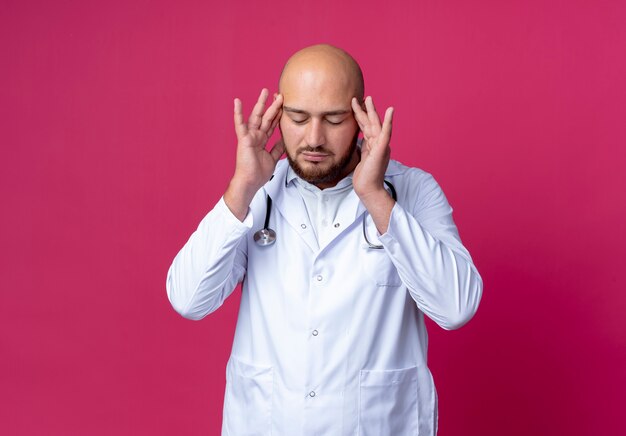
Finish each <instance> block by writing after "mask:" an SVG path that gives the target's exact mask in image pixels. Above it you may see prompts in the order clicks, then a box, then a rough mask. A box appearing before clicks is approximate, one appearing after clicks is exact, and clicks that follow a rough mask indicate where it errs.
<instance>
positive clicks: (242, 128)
mask: <svg viewBox="0 0 626 436" xmlns="http://www.w3.org/2000/svg"><path fill="white" fill-rule="evenodd" d="M234 103H235V110H234V120H235V133H236V134H237V138H241V137H242V136H244V135H245V134H246V133H248V128H247V127H246V123H244V122H243V113H242V105H241V100H239V99H238V98H236V99H235V101H234Z"/></svg>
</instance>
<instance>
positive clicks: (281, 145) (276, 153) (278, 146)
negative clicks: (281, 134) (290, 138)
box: [270, 138, 285, 162]
mask: <svg viewBox="0 0 626 436" xmlns="http://www.w3.org/2000/svg"><path fill="white" fill-rule="evenodd" d="M284 152H285V142H284V141H283V140H282V138H281V139H279V140H278V141H277V142H276V143H275V144H274V146H273V147H272V149H271V150H270V154H271V155H272V157H273V158H274V161H275V162H278V160H279V159H280V157H281V156H282V155H283V153H284Z"/></svg>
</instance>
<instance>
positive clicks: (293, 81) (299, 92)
mask: <svg viewBox="0 0 626 436" xmlns="http://www.w3.org/2000/svg"><path fill="white" fill-rule="evenodd" d="M280 93H281V94H282V95H283V98H284V104H285V106H289V107H293V108H297V109H301V110H305V111H307V112H324V111H331V110H338V109H349V108H350V102H351V100H352V97H353V96H354V95H355V85H354V81H353V80H351V78H350V77H349V76H348V75H346V74H345V73H343V72H335V73H333V72H332V71H328V70H324V69H302V70H298V71H293V70H292V71H286V73H285V74H284V75H283V77H282V79H281V82H280Z"/></svg>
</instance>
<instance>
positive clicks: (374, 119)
mask: <svg viewBox="0 0 626 436" xmlns="http://www.w3.org/2000/svg"><path fill="white" fill-rule="evenodd" d="M365 108H366V109H367V118H368V119H369V121H370V123H372V124H373V125H375V126H377V127H380V118H378V114H377V113H376V108H375V107H374V100H372V97H369V96H368V97H367V98H366V99H365Z"/></svg>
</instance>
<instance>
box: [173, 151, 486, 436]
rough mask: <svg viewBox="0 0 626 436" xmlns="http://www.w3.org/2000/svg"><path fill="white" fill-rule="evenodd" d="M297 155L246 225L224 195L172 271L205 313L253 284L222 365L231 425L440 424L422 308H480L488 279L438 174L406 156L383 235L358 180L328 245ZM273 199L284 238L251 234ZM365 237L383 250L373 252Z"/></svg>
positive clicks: (338, 431) (236, 434)
mask: <svg viewBox="0 0 626 436" xmlns="http://www.w3.org/2000/svg"><path fill="white" fill-rule="evenodd" d="M287 166H288V164H287V162H286V161H284V160H283V161H280V162H279V163H278V165H277V167H276V170H275V173H274V177H273V179H272V180H271V181H269V182H268V183H267V184H266V185H265V186H264V188H263V189H261V190H259V192H258V193H257V195H256V196H255V198H254V200H253V201H252V204H251V205H250V211H249V213H248V215H247V217H246V218H245V220H244V222H240V221H238V220H237V218H235V217H234V216H233V215H232V213H231V212H230V211H229V209H228V208H227V207H226V205H225V204H224V202H223V199H222V200H220V201H219V203H218V204H217V205H216V206H215V208H214V209H213V210H212V211H211V212H210V213H209V214H208V215H207V216H206V217H205V218H204V219H203V220H202V222H201V223H200V225H199V227H198V229H197V230H196V232H194V233H193V234H192V236H191V238H190V239H189V241H188V242H187V243H186V244H185V246H184V247H183V248H182V250H181V251H180V252H179V253H178V255H177V256H176V258H175V259H174V262H173V264H172V266H171V268H170V270H169V272H168V277H167V292H168V297H169V299H170V302H171V303H172V305H173V307H174V308H175V309H176V310H177V311H178V312H179V313H180V314H181V315H182V316H184V317H186V318H191V319H201V318H203V317H204V316H206V315H207V314H209V313H211V312H213V311H214V310H216V309H217V308H219V307H220V305H221V304H222V302H223V301H224V299H225V298H227V297H228V296H229V295H230V294H231V293H232V292H233V289H234V288H235V286H236V285H237V283H239V282H241V281H243V288H242V296H241V306H240V309H239V317H238V320H237V327H236V332H235V338H234V342H233V348H232V353H231V357H230V359H229V361H228V364H227V371H226V380H227V383H226V395H225V401H224V421H223V427H222V434H223V435H233V436H240V435H270V434H272V435H289V436H290V435H376V436H384V435H393V436H403V435H420V436H433V435H435V434H436V431H437V394H436V391H435V386H434V383H433V379H432V376H431V373H430V371H429V369H428V367H427V363H426V355H427V339H428V337H427V332H426V327H425V324H424V314H426V315H427V316H429V317H430V318H431V319H433V320H434V321H435V322H436V323H437V324H439V325H440V326H441V327H443V328H445V329H454V328H458V327H460V326H461V325H463V324H464V323H466V322H467V321H468V320H469V319H470V318H471V317H472V316H473V315H474V313H475V311H476V309H477V307H478V304H479V301H480V298H481V294H482V280H481V278H480V276H479V274H478V272H477V271H476V268H475V267H474V265H473V263H472V260H471V258H470V255H469V253H468V252H467V250H466V249H465V248H464V247H463V245H462V243H461V240H460V239H459V236H458V232H457V229H456V226H455V225H454V222H453V220H452V208H451V207H450V206H449V204H448V202H447V200H446V198H445V196H444V194H443V192H442V191H441V189H440V188H439V185H438V184H437V183H436V182H435V180H434V179H433V178H432V176H431V175H430V174H428V173H426V172H424V171H422V170H419V169H416V168H408V167H406V166H404V165H402V164H400V163H398V162H396V161H391V162H390V163H389V166H388V169H387V172H386V175H385V178H386V179H387V180H389V181H390V182H391V183H393V185H394V186H395V189H396V191H397V195H398V201H397V203H396V205H395V206H394V208H393V211H392V213H391V219H390V223H389V228H388V230H387V232H386V233H385V234H384V235H379V234H378V233H377V231H376V228H375V226H374V224H373V222H372V220H371V217H369V216H368V215H367V214H366V210H365V208H364V206H363V204H362V203H361V202H360V201H359V198H358V196H357V195H356V193H355V192H354V191H351V192H350V194H348V197H347V198H346V199H345V200H344V203H343V205H342V208H340V210H339V213H338V215H337V217H336V220H335V224H336V223H339V225H338V226H336V227H335V226H333V229H335V230H334V231H336V235H335V237H334V239H332V241H331V242H330V243H328V244H327V245H326V246H324V247H322V249H321V250H320V249H319V248H318V245H317V241H316V239H315V235H314V233H313V231H312V226H311V223H310V222H309V217H308V215H307V212H306V209H305V206H304V203H303V200H302V197H301V196H300V195H299V193H298V191H297V189H296V187H295V186H293V184H290V185H288V186H286V172H287ZM267 195H269V196H270V197H271V198H272V200H273V205H272V212H271V219H270V227H271V228H273V229H274V230H275V231H276V234H277V239H276V243H275V244H274V245H270V246H265V247H262V246H259V245H257V244H256V243H255V242H254V240H253V234H254V232H255V231H257V230H259V229H260V228H262V227H263V223H264V220H265V214H266V196H267ZM364 216H366V217H367V221H366V223H367V231H368V236H369V237H370V239H371V240H372V242H375V243H380V244H382V245H383V246H384V249H379V250H375V249H371V248H369V246H368V245H367V243H366V242H365V240H364V238H363V231H362V219H363V217H364Z"/></svg>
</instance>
